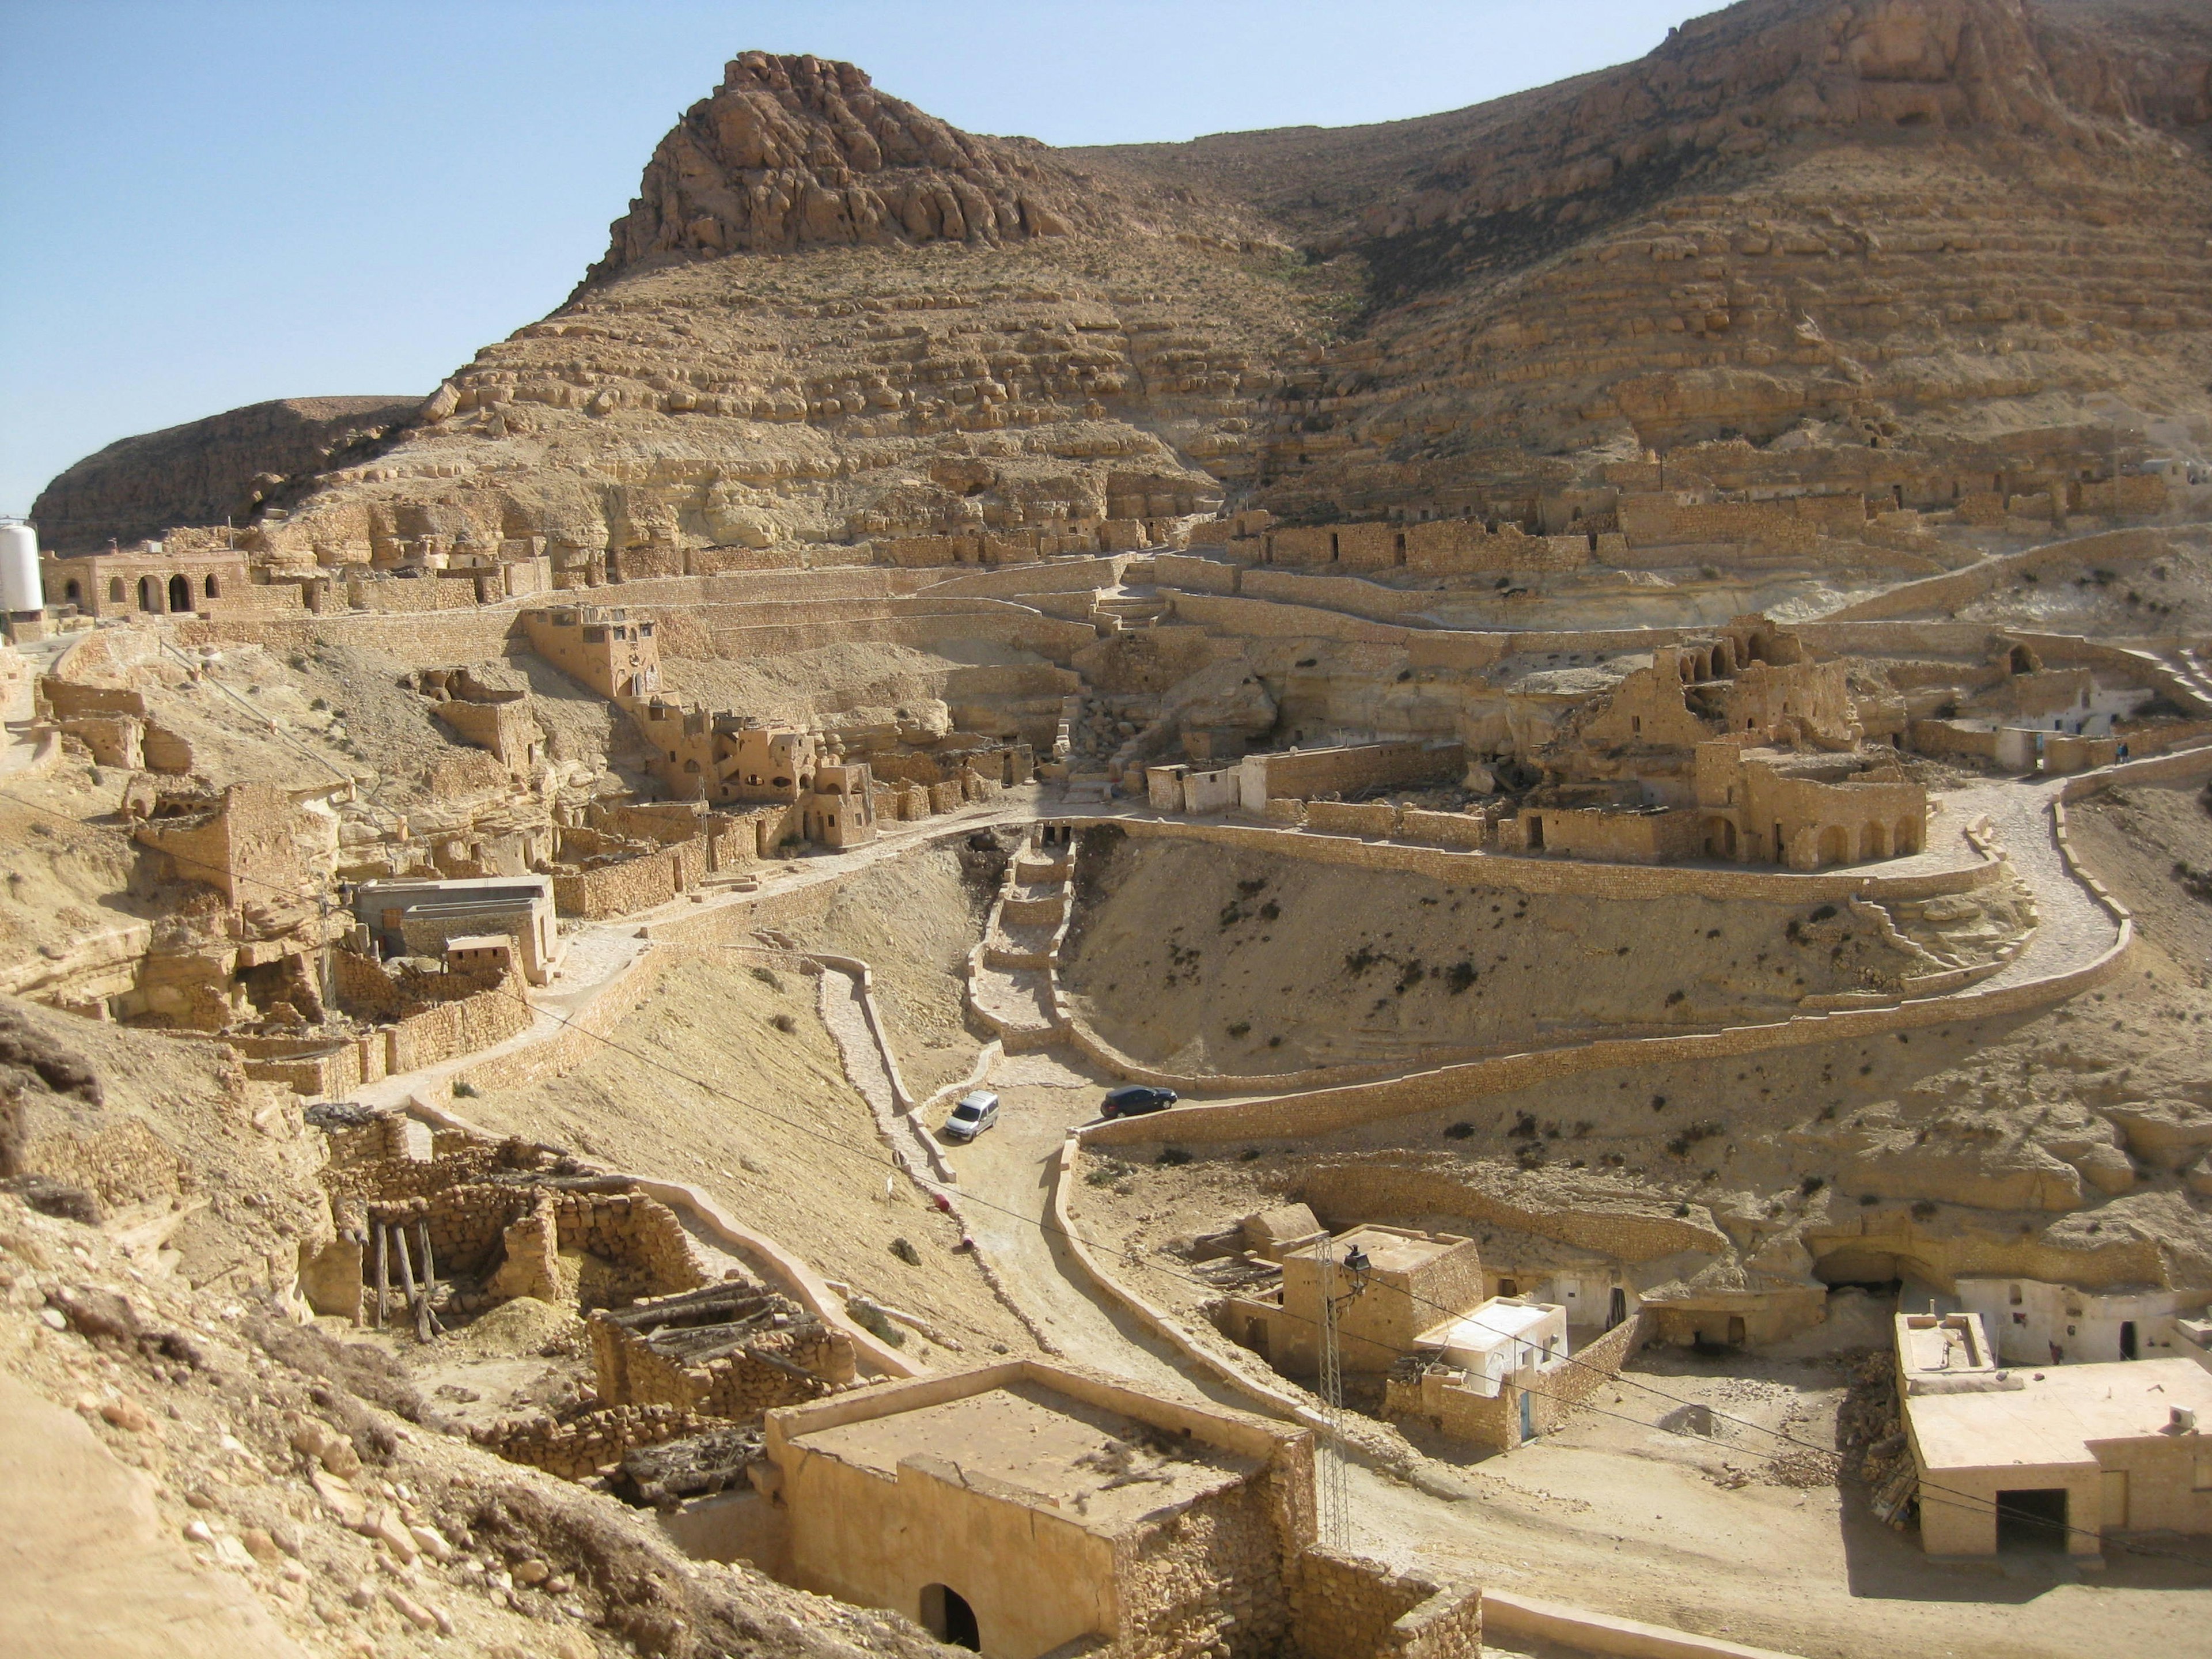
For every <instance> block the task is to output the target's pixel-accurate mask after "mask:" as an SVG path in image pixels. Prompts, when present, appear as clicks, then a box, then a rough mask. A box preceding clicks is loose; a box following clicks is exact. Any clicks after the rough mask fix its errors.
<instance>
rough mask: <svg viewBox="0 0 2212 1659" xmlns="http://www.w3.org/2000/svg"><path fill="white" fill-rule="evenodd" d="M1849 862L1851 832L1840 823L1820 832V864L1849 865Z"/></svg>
mask: <svg viewBox="0 0 2212 1659" xmlns="http://www.w3.org/2000/svg"><path fill="white" fill-rule="evenodd" d="M1850 861H1851V832H1850V830H1848V829H1844V826H1843V825H1842V824H1840V823H1832V824H1830V825H1829V826H1828V827H1827V828H1826V829H1823V830H1822V831H1820V862H1821V863H1823V864H1849V863H1850Z"/></svg>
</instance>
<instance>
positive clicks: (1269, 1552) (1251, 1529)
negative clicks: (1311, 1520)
mask: <svg viewBox="0 0 2212 1659" xmlns="http://www.w3.org/2000/svg"><path fill="white" fill-rule="evenodd" d="M1268 1484H1269V1482H1268V1481H1267V1479H1266V1477H1264V1476H1261V1477H1255V1478H1254V1479H1253V1480H1248V1481H1244V1482H1241V1483H1239V1484H1238V1485H1237V1486H1231V1487H1229V1488H1228V1489H1227V1490H1225V1491H1222V1492H1211V1493H1208V1494H1207V1495H1206V1497H1204V1498H1200V1499H1199V1500H1198V1501H1197V1502H1196V1503H1194V1504H1191V1505H1190V1506H1189V1507H1188V1508H1187V1509H1185V1510H1182V1511H1181V1512H1180V1513H1179V1514H1177V1515H1175V1516H1171V1517H1163V1518H1162V1519H1161V1520H1160V1522H1158V1524H1155V1525H1153V1526H1151V1527H1148V1528H1146V1529H1144V1530H1143V1531H1142V1532H1141V1533H1139V1534H1136V1535H1134V1536H1133V1537H1123V1538H1120V1539H1117V1540H1115V1548H1114V1584H1115V1589H1116V1591H1117V1592H1118V1595H1119V1598H1120V1601H1121V1629H1120V1630H1119V1631H1118V1632H1116V1634H1115V1641H1114V1644H1113V1646H1112V1649H1111V1652H1112V1653H1113V1654H1115V1656H1127V1659H1161V1656H1168V1655H1177V1654H1194V1653H1204V1652H1206V1650H1209V1649H1212V1650H1213V1651H1215V1652H1217V1653H1218V1652H1220V1651H1222V1650H1224V1649H1225V1650H1227V1651H1228V1652H1229V1653H1230V1654H1231V1656H1234V1659H1248V1656H1249V1659H1258V1656H1263V1655H1271V1654H1273V1653H1275V1652H1276V1651H1277V1650H1278V1649H1279V1645H1280V1644H1281V1643H1282V1642H1283V1640H1284V1638H1285V1637H1286V1636H1287V1635H1288V1634H1289V1632H1290V1628H1291V1617H1292V1612H1291V1595H1290V1587H1289V1585H1288V1584H1287V1583H1286V1582H1285V1559H1284V1551H1283V1548H1282V1541H1281V1539H1280V1538H1279V1535H1278V1532H1277V1529H1276V1528H1275V1527H1274V1526H1273V1524H1272V1522H1271V1519H1270V1516H1269V1515H1268V1513H1267V1502H1266V1498H1265V1490H1266V1487H1267V1485H1268Z"/></svg>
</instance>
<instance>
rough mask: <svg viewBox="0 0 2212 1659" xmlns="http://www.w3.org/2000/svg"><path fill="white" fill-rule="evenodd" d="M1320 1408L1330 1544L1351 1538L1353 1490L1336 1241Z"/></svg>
mask: <svg viewBox="0 0 2212 1659" xmlns="http://www.w3.org/2000/svg"><path fill="white" fill-rule="evenodd" d="M1321 1409H1322V1420H1323V1422H1325V1423H1326V1424H1327V1425H1328V1427H1327V1430H1326V1431H1325V1432H1324V1433H1323V1434H1322V1443H1321V1444H1320V1445H1318V1446H1317V1447H1316V1448H1315V1456H1314V1508H1315V1511H1316V1514H1315V1520H1316V1523H1317V1528H1318V1530H1319V1532H1320V1534H1321V1541H1322V1544H1323V1545H1324V1546H1326V1547H1328V1548H1330V1549H1334V1550H1341V1549H1346V1548H1348V1547H1350V1545H1351V1542H1352V1536H1351V1534H1352V1517H1351V1515H1350V1513H1349V1511H1350V1509H1351V1492H1350V1489H1349V1486H1348V1484H1347V1482H1346V1479H1345V1472H1344V1368H1343V1364H1342V1363H1341V1361H1340V1358H1339V1356H1338V1353H1337V1346H1336V1241H1335V1240H1334V1239H1333V1238H1325V1239H1323V1240H1322V1246H1321Z"/></svg>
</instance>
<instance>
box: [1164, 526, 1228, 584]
mask: <svg viewBox="0 0 2212 1659" xmlns="http://www.w3.org/2000/svg"><path fill="white" fill-rule="evenodd" d="M1199 527H1200V528H1204V526H1199ZM1191 545H1192V546H1194V547H1196V546H1199V545H1200V543H1199V541H1198V539H1197V538H1196V537H1195V536H1194V537H1193V538H1192V540H1191ZM1152 574H1153V576H1154V577H1155V579H1156V580H1158V582H1159V584H1160V586H1163V587H1181V588H1189V589H1194V590H1196V591H1198V592H1203V593H1234V592H1237V583H1238V581H1239V580H1241V579H1242V577H1243V574H1244V573H1243V568H1242V567H1241V566H1237V565H1233V564H1225V563H1224V562H1222V561H1221V560H1219V559H1201V558H1193V557H1190V556H1188V555H1186V554H1182V553H1160V554H1156V555H1154V556H1153V560H1152Z"/></svg>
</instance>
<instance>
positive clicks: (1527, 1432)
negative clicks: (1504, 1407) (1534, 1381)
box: [1521, 1389, 1536, 1440]
mask: <svg viewBox="0 0 2212 1659" xmlns="http://www.w3.org/2000/svg"><path fill="white" fill-rule="evenodd" d="M1521 1437H1522V1439H1523V1440H1534V1438H1535V1437H1536V1405H1535V1397H1534V1395H1531V1394H1530V1393H1529V1392H1528V1389H1522V1390H1521Z"/></svg>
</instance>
